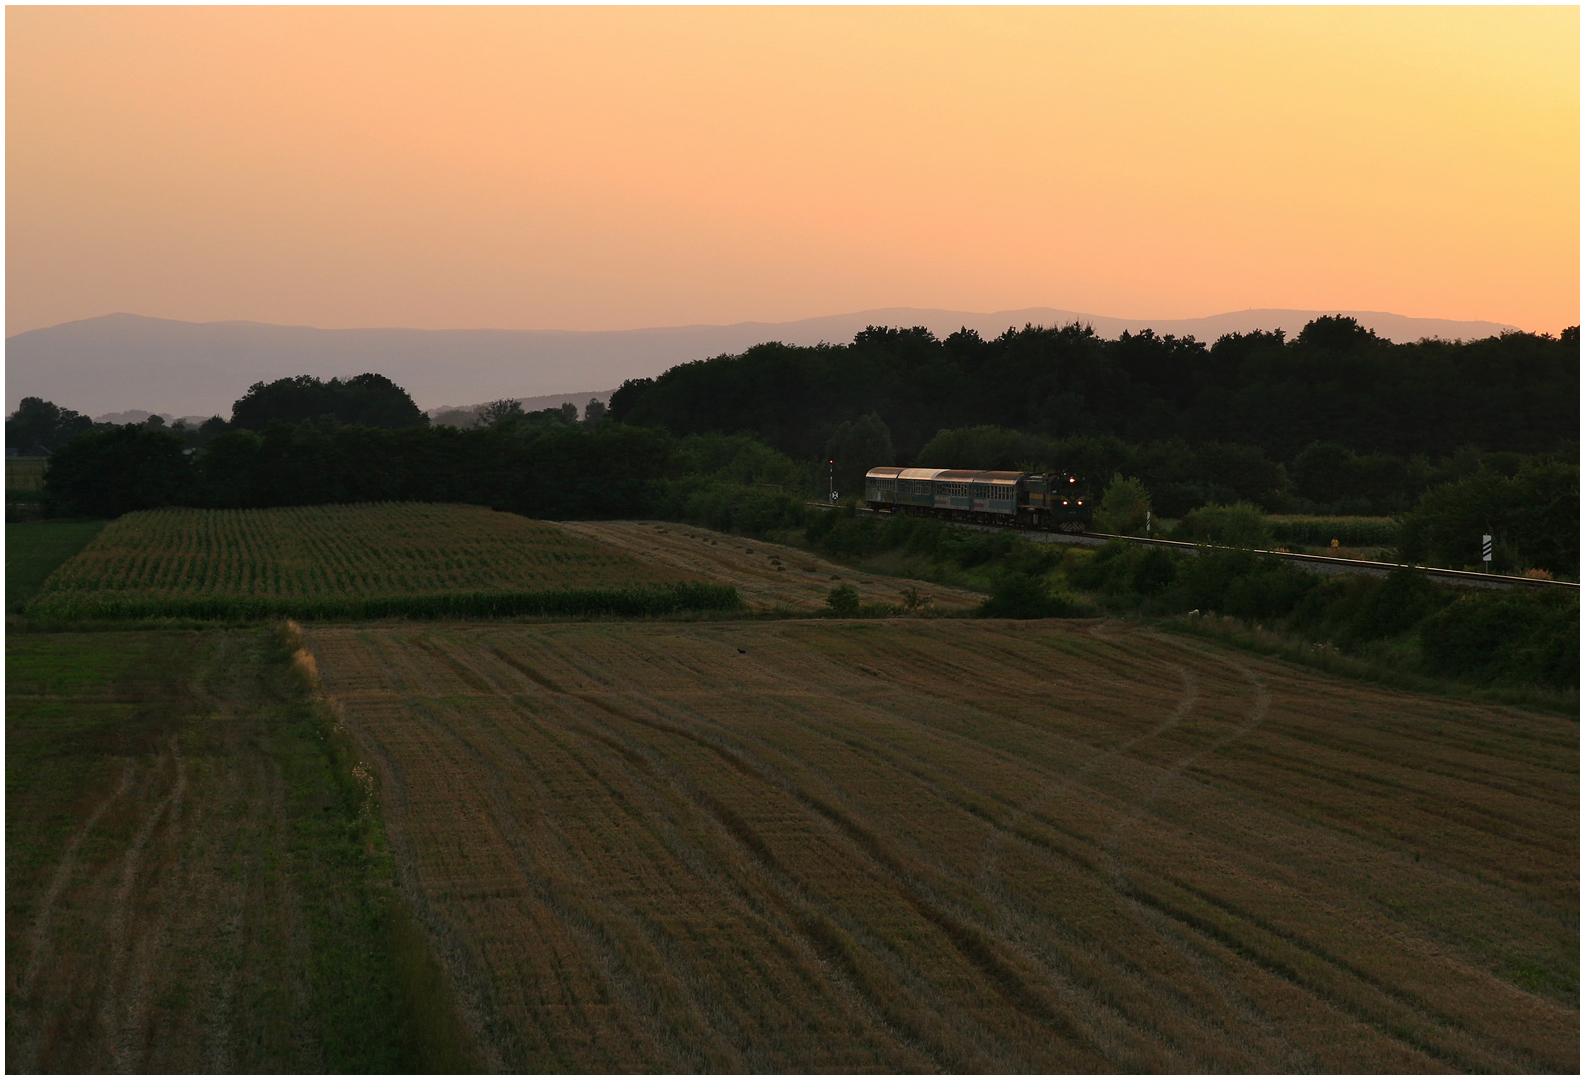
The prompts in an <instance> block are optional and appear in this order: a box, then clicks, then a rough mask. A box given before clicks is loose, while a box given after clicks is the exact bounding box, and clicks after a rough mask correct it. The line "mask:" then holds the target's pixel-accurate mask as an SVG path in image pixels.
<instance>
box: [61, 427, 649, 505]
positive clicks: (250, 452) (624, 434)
mask: <svg viewBox="0 0 1585 1080" xmlns="http://www.w3.org/2000/svg"><path fill="white" fill-rule="evenodd" d="M675 446H676V440H674V439H673V438H672V436H671V435H670V434H668V433H667V432H664V431H658V430H655V429H652V428H635V427H628V426H625V425H619V424H603V425H598V426H595V427H586V426H583V425H577V426H574V425H572V424H569V423H561V424H556V425H554V426H548V427H536V428H529V429H527V430H525V431H519V430H517V429H516V428H515V427H513V426H512V425H511V424H510V423H498V424H496V425H495V426H493V427H489V428H472V429H468V430H462V429H458V428H452V427H434V428H429V427H406V428H399V429H391V428H373V427H363V426H360V425H330V424H311V423H307V422H305V423H301V424H298V425H296V426H293V425H291V424H287V423H284V422H276V423H274V424H271V425H270V426H269V427H268V428H266V429H265V431H264V432H263V433H262V434H260V433H259V432H256V431H250V430H247V429H245V428H237V429H233V430H231V431H227V432H225V433H224V434H222V435H219V436H217V437H216V438H215V439H213V440H212V441H211V442H210V443H209V444H208V446H206V447H205V448H204V449H202V450H200V451H198V452H196V453H193V454H188V453H186V452H185V450H186V447H184V446H183V444H182V440H181V439H180V438H179V437H177V436H176V435H173V434H172V433H170V432H168V431H162V430H158V429H154V428H149V427H146V426H141V425H136V424H128V425H126V426H124V427H119V428H112V429H110V430H107V431H95V432H90V433H88V434H85V435H82V436H80V437H79V438H77V439H74V440H73V441H72V442H70V443H68V444H67V445H66V446H64V447H62V448H61V449H59V450H57V451H56V452H55V454H54V455H52V456H51V458H50V463H49V467H48V469H47V470H46V471H45V474H44V498H45V504H46V506H47V507H48V508H49V510H50V511H51V512H53V513H56V514H65V515H79V516H85V517H114V516H116V515H119V514H123V513H126V512H128V511H130V510H139V509H147V508H151V507H156V506H170V505H176V506H201V507H215V508H242V507H264V506H309V505H316V504H325V503H349V502H382V501H415V502H463V503H477V504H481V505H484V506H489V507H492V508H494V509H497V510H508V511H512V512H515V513H520V514H524V515H526V516H529V517H545V518H598V517H631V516H634V515H635V514H636V513H639V512H641V511H642V509H643V507H644V506H645V505H646V503H645V499H646V497H647V495H648V491H649V487H648V485H650V484H651V482H653V481H655V480H658V479H661V478H662V477H664V476H666V475H668V473H669V472H670V471H674V466H673V457H674V455H675Z"/></svg>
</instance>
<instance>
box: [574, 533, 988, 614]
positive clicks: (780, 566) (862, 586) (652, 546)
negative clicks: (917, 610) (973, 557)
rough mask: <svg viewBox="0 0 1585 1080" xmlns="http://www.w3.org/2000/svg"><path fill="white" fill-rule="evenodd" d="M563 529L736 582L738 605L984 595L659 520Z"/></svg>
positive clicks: (957, 600)
mask: <svg viewBox="0 0 1585 1080" xmlns="http://www.w3.org/2000/svg"><path fill="white" fill-rule="evenodd" d="M561 526H562V528H564V529H566V530H568V531H569V532H572V533H575V534H577V535H579V536H584V537H588V538H589V539H590V540H595V541H598V542H600V543H602V544H608V545H610V546H612V547H616V548H621V549H622V550H624V551H626V552H628V553H629V554H631V555H633V556H634V557H635V558H638V559H642V560H644V561H646V562H649V563H652V564H654V565H658V566H666V567H671V568H672V569H673V570H674V571H675V572H678V573H684V574H689V575H693V576H699V577H706V578H709V579H710V580H712V581H722V582H726V583H727V584H729V585H732V586H734V587H735V588H736V589H737V591H738V594H739V595H740V596H741V597H742V598H743V602H744V603H745V604H746V605H747V606H748V607H750V608H753V609H756V610H760V611H774V610H778V609H781V610H793V611H807V610H809V609H810V608H822V607H824V606H825V599H826V595H827V594H828V593H830V591H831V590H832V589H833V588H835V587H836V586H838V585H850V586H852V588H853V589H854V591H856V592H857V593H858V594H859V600H860V602H861V603H865V604H878V603H885V604H897V603H900V601H901V596H902V592H903V590H904V589H907V588H910V587H913V588H916V589H918V590H919V592H920V593H921V594H923V595H924V596H928V597H929V598H930V602H931V605H932V606H933V607H935V608H938V609H940V610H942V611H963V610H967V609H969V608H972V607H974V606H976V605H978V604H979V603H980V602H981V601H983V600H984V599H985V597H984V596H982V595H980V594H979V593H975V592H970V591H969V590H967V589H958V588H953V587H951V586H948V585H934V584H929V583H926V582H922V581H913V580H909V579H906V578H895V577H887V576H886V575H884V574H866V573H860V572H859V571H857V570H853V569H851V568H849V567H846V566H841V565H839V564H837V563H833V562H831V561H829V560H827V559H822V558H821V557H820V556H818V555H811V554H810V553H809V552H806V551H801V550H799V549H798V548H793V547H786V546H784V545H782V544H767V543H765V542H763V541H759V540H744V539H743V538H742V537H739V536H732V535H730V534H728V533H720V532H715V531H713V530H711V529H701V528H699V527H697V526H693V525H678V524H675V523H673V522H659V521H564V522H561Z"/></svg>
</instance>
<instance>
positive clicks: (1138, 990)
mask: <svg viewBox="0 0 1585 1080" xmlns="http://www.w3.org/2000/svg"><path fill="white" fill-rule="evenodd" d="M644 529H648V531H649V532H654V531H656V530H654V529H653V527H652V526H644V525H640V524H637V523H630V524H627V525H625V526H623V527H622V528H621V529H615V530H612V531H614V532H616V533H617V534H618V535H623V534H624V533H625V534H626V535H628V536H630V537H644V536H646V533H644V532H641V531H639V530H644ZM678 531H679V532H681V533H682V534H683V536H682V538H681V539H680V540H679V539H674V540H673V541H671V542H669V543H668V544H667V547H666V548H665V550H668V551H672V550H679V549H680V550H681V551H687V550H690V549H689V547H688V545H689V544H693V545H699V546H700V547H706V546H710V545H708V544H702V543H701V541H700V540H698V539H697V536H698V535H699V533H700V531H699V530H678ZM690 532H692V533H693V534H694V536H693V537H689V536H688V533H690ZM662 538H664V534H662ZM684 541H686V542H684ZM635 543H636V540H635ZM723 543H724V542H723ZM658 546H659V545H657V547H658ZM717 546H719V545H717ZM738 547H739V548H740V549H741V548H745V547H746V548H758V549H761V550H763V549H765V548H766V545H760V544H755V543H752V542H750V543H740V544H739V545H738ZM676 557H679V558H681V557H682V556H681V555H680V554H679V555H677V556H676ZM697 557H699V558H700V561H701V562H703V561H704V560H705V559H711V560H715V559H716V557H715V556H713V555H706V554H705V553H704V552H703V551H702V550H701V551H698V552H697ZM745 557H747V556H745ZM798 557H799V558H802V556H801V555H800V556H798ZM719 561H720V562H721V563H723V564H724V563H725V560H719ZM794 572H795V571H793V570H792V569H789V570H788V571H787V573H788V574H792V573H794ZM773 573H774V571H773ZM761 576H763V575H761ZM843 576H844V577H847V576H848V575H847V574H844V575H843ZM745 585H746V582H745V583H742V584H740V585H739V587H740V588H744V590H745V592H746V591H747V589H746V588H745ZM308 642H309V647H310V648H311V649H312V650H313V652H314V653H315V655H316V656H317V659H318V664H319V670H320V673H321V675H322V678H323V680H324V686H325V689H326V691H327V692H328V693H329V694H331V695H332V697H333V698H334V700H335V701H336V702H338V704H339V705H340V706H341V708H342V709H343V710H344V713H345V717H346V721H347V723H348V724H349V726H350V727H351V728H352V730H353V731H354V732H355V734H356V735H357V737H358V738H359V739H360V740H361V742H362V744H363V746H364V748H365V750H366V752H367V754H368V756H369V758H370V759H371V760H372V761H373V762H374V763H375V765H376V768H377V770H378V772H379V774H380V778H381V784H382V799H383V802H384V808H385V813H386V822H387V827H388V830H389V835H390V837H391V843H392V850H393V853H394V855H395V857H396V860H397V866H398V876H399V880H400V882H401V887H402V889H403V892H404V895H405V896H406V897H407V899H408V901H409V903H410V904H411V905H412V908H413V910H414V912H415V913H416V915H417V917H418V920H419V922H420V923H421V924H422V925H423V926H424V928H425V930H426V932H427V933H428V934H429V935H430V937H431V940H432V941H433V943H434V945H435V949H436V952H437V953H438V955H440V956H442V957H443V958H444V962H445V964H446V966H447V969H448V971H449V973H450V975H451V978H452V980H453V982H454V983H455V985H456V986H457V988H458V992H459V994H460V996H461V997H462V998H463V1004H464V1008H465V1011H466V1012H467V1014H468V1016H469V1019H470V1023H471V1024H472V1029H473V1033H474V1036H475V1038H476V1039H477V1040H478V1041H479V1044H480V1046H481V1048H482V1049H483V1053H484V1056H485V1057H486V1059H487V1060H488V1061H489V1062H490V1063H491V1064H492V1065H493V1066H494V1067H496V1068H499V1069H508V1070H522V1071H534V1070H551V1071H573V1072H585V1071H587V1072H623V1071H641V1070H660V1071H688V1070H714V1071H734V1072H737V1071H795V1072H824V1071H849V1070H857V1071H888V1070H903V1071H932V1070H943V1071H957V1072H966V1071H996V1072H1023V1071H1043V1072H1070V1071H1086V1072H1087V1071H1103V1070H1123V1071H1131V1072H1145V1071H1170V1072H1198V1071H1222V1070H1228V1071H1256V1072H1297V1071H1320V1072H1376V1071H1391V1072H1396V1071H1408V1072H1418V1071H1448V1070H1457V1071H1498V1072H1531V1071H1545V1072H1569V1073H1572V1072H1576V1071H1577V1068H1578V1047H1579V1012H1578V890H1579V879H1578V861H1579V836H1578V798H1579V787H1578V726H1577V724H1576V723H1574V722H1570V721H1568V720H1563V719H1558V718H1555V717H1549V716H1544V715H1535V714H1530V713H1525V712H1522V711H1519V710H1514V709H1506V708H1500V707H1489V706H1477V705H1470V704H1466V703H1461V702H1453V701H1449V700H1446V699H1440V698H1431V697H1420V696H1414V695H1410V694H1404V693H1398V692H1392V691H1386V690H1380V689H1375V688H1372V687H1367V686H1361V685H1358V684H1354V683H1347V682H1343V681H1339V680H1334V679H1331V678H1328V677H1326V676H1324V675H1320V674H1317V673H1314V672H1311V671H1307V670H1303V669H1299V668H1295V667H1292V666H1289V665H1286V664H1283V663H1280V662H1277V661H1271V660H1264V659H1258V658H1251V657H1248V656H1246V655H1241V654H1237V653H1233V652H1229V651H1223V650H1221V649H1219V648H1217V647H1215V646H1212V645H1207V644H1204V643H1201V642H1198V641H1192V640H1188V639H1175V638H1168V637H1164V636H1159V635H1155V634H1152V633H1150V632H1148V631H1143V630H1139V629H1136V628H1129V627H1126V626H1123V625H1119V624H1078V623H1069V622H1030V623H1002V622H991V621H985V622H981V621H973V622H970V621H965V620H940V621H936V620H903V621H889V622H885V623H876V622H837V621H791V620H789V621H781V622H775V623H741V622H739V623H722V624H670V625H658V624H645V625H641V624H625V625H623V624H577V625H549V624H542V625H536V626H500V625H496V626H452V627H444V626H433V625H431V626H427V627H396V628H389V627H385V628H370V629H359V628H326V629H320V630H315V631H313V632H311V633H310V634H309V635H308Z"/></svg>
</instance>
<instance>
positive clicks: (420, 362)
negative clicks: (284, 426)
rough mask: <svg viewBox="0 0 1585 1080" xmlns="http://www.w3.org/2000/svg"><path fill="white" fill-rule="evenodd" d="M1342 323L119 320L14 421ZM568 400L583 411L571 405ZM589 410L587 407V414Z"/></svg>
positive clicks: (11, 342) (1444, 331)
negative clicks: (366, 384)
mask: <svg viewBox="0 0 1585 1080" xmlns="http://www.w3.org/2000/svg"><path fill="white" fill-rule="evenodd" d="M1321 314H1336V312H1320V311H1296V310H1280V309H1259V310H1250V311H1237V312H1228V313H1226V314H1222V315H1211V316H1207V317H1205V318H1198V319H1119V318H1112V317H1109V316H1102V315H1090V314H1086V313H1083V312H1076V311H1062V310H1058V309H1056V308H1024V309H1020V310H1016V311H997V312H990V313H983V312H967V311H945V310H940V309H934V308H878V309H875V310H872V311H858V312H852V313H849V314H845V315H828V316H822V317H820V318H814V319H800V320H798V321H795V322H783V323H767V322H744V323H733V324H731V325H727V326H704V325H701V326H669V327H654V328H649V329H639V330H597V331H567V330H412V329H401V328H384V329H354V330H327V329H320V328H317V327H311V326H276V325H273V324H270V323H257V322H211V323H192V322H181V321H178V320H175V319H153V318H148V317H145V316H141V315H128V314H115V315H105V316H102V317H99V318H94V319H82V320H78V321H76V322H69V323H62V324H61V325H59V326H51V327H47V328H45V329H41V330H30V331H27V332H25V333H21V334H16V335H14V336H12V337H9V338H7V339H6V410H7V411H8V412H9V411H11V410H13V409H15V408H16V406H17V403H18V402H19V401H20V400H21V399H22V398H23V397H26V396H36V397H42V398H45V399H47V400H49V401H54V402H56V403H58V404H60V405H63V406H65V407H68V408H72V409H76V410H77V411H79V412H83V413H88V414H97V413H103V412H110V411H122V410H127V409H148V410H151V411H157V412H162V413H176V414H186V413H194V414H203V415H206V416H207V415H209V414H211V413H219V414H220V415H222V416H229V415H230V409H231V403H232V402H233V401H235V400H236V399H237V398H239V397H241V396H242V394H243V393H244V392H245V391H246V390H247V388H248V386H249V385H251V384H252V383H254V382H259V381H265V382H268V381H271V380H274V379H278V378H283V377H285V376H289V375H301V374H306V375H316V376H319V377H321V378H329V377H331V376H338V375H340V376H346V375H355V374H359V373H362V372H366V371H374V372H379V373H380V374H383V375H386V376H388V377H390V378H391V379H392V380H394V381H395V382H396V383H397V384H398V385H400V386H402V387H404V388H406V389H407V391H408V392H409V393H411V394H412V396H413V399H414V400H415V401H416V402H418V404H419V406H420V407H421V408H425V409H433V408H435V407H437V406H439V405H442V404H448V403H453V402H463V401H472V402H478V401H489V400H494V399H497V398H504V397H538V396H555V397H560V396H562V395H565V394H566V389H565V388H566V387H569V386H617V385H619V384H621V383H622V381H623V380H625V379H630V378H638V377H643V376H650V375H658V374H660V373H661V372H662V371H664V370H666V369H667V368H669V367H671V366H673V365H675V364H679V363H683V362H685V361H688V360H696V359H703V358H706V357H710V356H716V355H719V354H721V353H727V352H740V351H742V350H743V349H746V348H748V347H749V346H750V345H754V344H757V343H759V342H762V341H782V342H785V343H786V344H789V345H815V344H818V343H820V342H821V341H829V342H847V341H851V340H852V338H853V335H854V334H855V333H857V332H858V331H860V330H862V329H863V328H864V327H865V326H869V325H877V326H925V327H928V328H929V329H931V330H932V331H933V332H935V333H936V334H938V335H941V336H944V335H946V334H949V333H951V332H952V331H954V330H957V329H958V328H959V327H961V326H967V327H969V328H971V329H974V330H977V331H979V332H980V333H981V334H982V335H984V336H986V337H994V336H996V335H998V334H1000V333H1001V332H1002V331H1004V330H1006V329H1007V328H1008V327H1022V326H1023V325H1024V324H1025V323H1034V324H1036V325H1045V326H1052V325H1063V324H1067V323H1072V322H1075V321H1077V322H1081V323H1088V324H1090V325H1091V326H1093V327H1094V328H1095V330H1096V332H1097V333H1099V334H1100V335H1101V336H1103V337H1108V338H1110V337H1116V336H1117V335H1118V334H1120V333H1122V331H1124V330H1130V331H1138V330H1140V329H1143V328H1145V327H1150V328H1152V329H1154V330H1155V331H1156V332H1157V333H1158V334H1177V335H1180V336H1182V335H1188V334H1192V335H1194V336H1195V337H1197V338H1199V339H1201V340H1203V341H1213V340H1215V339H1216V338H1217V337H1218V336H1220V335H1221V334H1225V333H1231V332H1244V331H1249V330H1254V329H1264V330H1274V329H1278V328H1280V329H1283V330H1286V331H1288V333H1289V334H1290V335H1291V334H1294V333H1297V332H1298V331H1299V330H1300V329H1301V328H1302V327H1303V326H1304V325H1305V323H1307V322H1308V321H1309V320H1310V319H1312V318H1314V317H1316V316H1317V315H1321ZM1342 314H1347V315H1352V316H1353V317H1354V318H1356V319H1358V320H1359V322H1360V323H1361V324H1362V325H1364V326H1368V327H1371V328H1373V329H1374V330H1375V331H1376V332H1377V333H1378V334H1380V335H1381V336H1383V337H1386V338H1389V339H1391V340H1393V341H1413V340H1417V339H1419V338H1423V337H1440V338H1444V339H1453V338H1464V339H1466V340H1467V339H1472V338H1483V337H1489V336H1490V335H1492V334H1497V333H1501V332H1502V331H1503V330H1504V329H1507V327H1505V326H1504V325H1503V324H1500V323H1491V322H1457V321H1453V320H1448V319H1415V318H1409V317H1406V316H1402V315H1393V314H1389V313H1385V312H1371V311H1353V312H1343V313H1342ZM569 400H572V399H571V398H569ZM585 400H586V399H578V404H579V405H580V406H581V405H582V404H583V403H584V401H585Z"/></svg>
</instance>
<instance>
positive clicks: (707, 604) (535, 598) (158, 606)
mask: <svg viewBox="0 0 1585 1080" xmlns="http://www.w3.org/2000/svg"><path fill="white" fill-rule="evenodd" d="M742 606H743V601H742V598H741V597H739V596H738V592H737V589H736V588H735V587H733V586H731V585H710V584H703V583H695V582H688V583H682V584H676V585H658V586H653V587H649V588H629V589H561V590H547V591H541V592H510V591H499V592H494V591H492V592H464V593H435V594H429V595H422V594H420V595H414V596H371V597H312V598H293V597H285V596H266V597H147V598H140V597H125V598H115V599H101V598H97V597H96V598H94V599H92V600H87V599H84V600H77V599H73V598H71V597H69V596H65V597H61V598H60V599H57V600H54V601H49V600H47V599H46V600H44V601H39V602H36V603H34V604H32V605H30V606H29V608H28V609H27V611H26V614H28V615H30V616H33V617H38V618H57V619H59V618H65V619H165V618H172V619H206V620H207V619H219V620H257V619H276V618H283V617H286V618H295V619H397V618H409V619H460V618H510V617H513V616H524V615H547V616H555V617H567V616H572V617H576V616H587V615H621V616H629V617H634V616H638V617H642V616H648V615H670V614H675V613H677V612H683V611H735V610H738V609H740V608H741V607H742Z"/></svg>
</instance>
